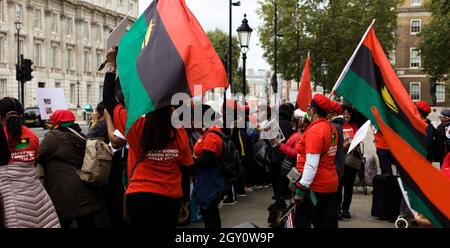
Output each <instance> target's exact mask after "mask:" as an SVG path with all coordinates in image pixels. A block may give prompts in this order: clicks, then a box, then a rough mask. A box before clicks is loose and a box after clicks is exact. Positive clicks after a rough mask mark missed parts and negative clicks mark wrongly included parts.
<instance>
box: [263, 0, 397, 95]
mask: <svg viewBox="0 0 450 248" xmlns="http://www.w3.org/2000/svg"><path fill="white" fill-rule="evenodd" d="M297 2H299V3H300V5H299V6H298V5H297ZM399 2H400V0H348V1H338V0H328V1H325V0H300V1H297V0H282V1H281V0H279V1H278V24H277V29H278V34H282V35H283V36H284V37H283V38H279V39H278V55H277V70H278V72H279V73H281V74H282V76H283V78H284V79H286V80H292V79H294V80H295V79H296V78H297V77H296V75H297V74H296V73H297V63H298V62H299V61H298V55H299V54H300V57H301V59H300V67H301V68H300V73H301V71H302V67H303V65H304V61H305V58H306V54H307V53H308V51H310V52H311V78H312V80H316V81H317V82H318V84H319V85H324V81H325V78H324V77H323V76H322V73H321V68H320V64H321V63H322V61H323V60H325V61H326V62H327V64H328V76H327V77H326V81H327V84H326V88H327V89H329V90H330V89H331V88H332V87H333V85H334V82H335V81H336V80H337V78H338V77H339V74H340V73H341V71H342V69H343V68H344V66H345V64H346V63H347V60H348V59H349V58H350V56H351V55H352V53H353V51H354V50H355V48H356V46H357V45H358V42H359V41H360V40H361V37H362V35H363V34H364V31H365V30H366V29H367V27H368V26H369V24H370V22H371V21H372V19H374V18H375V19H377V22H376V23H375V32H376V34H377V37H378V39H379V41H380V43H381V45H382V46H383V48H384V49H385V53H386V54H389V52H390V51H392V50H393V48H394V47H395V31H396V26H397V23H396V21H397V14H396V11H395V10H396V7H397V4H398V3H399ZM260 4H261V5H260V8H259V10H258V14H259V16H260V18H261V19H262V20H263V23H262V25H261V27H260V28H259V29H258V32H259V34H260V44H261V46H262V48H263V50H264V57H265V58H266V59H267V61H268V62H269V64H271V65H272V66H273V65H274V54H275V53H274V34H275V31H274V0H265V1H260ZM298 35H299V36H300V42H299V43H298V42H297V38H298Z"/></svg>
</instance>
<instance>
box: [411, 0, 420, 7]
mask: <svg viewBox="0 0 450 248" xmlns="http://www.w3.org/2000/svg"><path fill="white" fill-rule="evenodd" d="M411 6H413V7H417V6H422V1H421V0H411Z"/></svg>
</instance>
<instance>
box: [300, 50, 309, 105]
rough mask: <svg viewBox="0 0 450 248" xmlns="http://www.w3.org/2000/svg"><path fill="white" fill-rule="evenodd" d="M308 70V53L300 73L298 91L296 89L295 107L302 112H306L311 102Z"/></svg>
mask: <svg viewBox="0 0 450 248" xmlns="http://www.w3.org/2000/svg"><path fill="white" fill-rule="evenodd" d="M310 68H311V63H310V60H309V52H308V55H307V56H306V62H305V68H304V69H303V73H302V80H300V89H298V93H297V107H298V108H299V109H301V110H302V111H303V112H306V111H307V107H308V104H309V103H310V102H311V100H312V92H311V77H310V74H311V72H310Z"/></svg>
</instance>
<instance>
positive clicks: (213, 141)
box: [194, 126, 222, 158]
mask: <svg viewBox="0 0 450 248" xmlns="http://www.w3.org/2000/svg"><path fill="white" fill-rule="evenodd" d="M213 130H214V131H218V132H220V133H222V131H221V130H220V128H219V127H217V126H212V127H210V128H209V129H208V130H207V131H206V132H205V134H203V136H202V137H201V138H200V139H199V140H198V141H197V143H195V146H194V154H195V156H196V157H198V158H200V157H201V156H202V155H203V151H204V150H207V151H210V152H214V153H215V154H216V158H219V157H220V155H222V138H221V137H220V136H219V135H217V134H216V133H214V132H211V131H213Z"/></svg>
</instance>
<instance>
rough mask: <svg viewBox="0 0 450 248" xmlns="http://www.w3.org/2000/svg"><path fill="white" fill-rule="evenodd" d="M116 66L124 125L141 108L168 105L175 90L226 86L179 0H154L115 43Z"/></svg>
mask: <svg viewBox="0 0 450 248" xmlns="http://www.w3.org/2000/svg"><path fill="white" fill-rule="evenodd" d="M117 66H118V72H119V77H120V82H121V86H122V90H123V94H124V97H125V104H126V108H127V112H128V119H127V130H128V129H129V128H130V127H131V125H132V124H133V123H134V122H135V121H136V120H137V119H138V118H139V117H140V116H142V115H143V114H146V113H149V112H152V111H154V110H156V109H158V108H162V107H165V106H168V105H170V104H171V98H172V96H173V95H174V94H176V93H187V94H189V95H190V96H194V95H200V94H202V93H204V92H206V91H208V90H211V89H213V88H217V87H224V88H227V87H228V81H227V76H226V72H225V68H224V66H223V64H222V62H221V60H220V59H219V57H218V55H217V53H216V51H215V50H214V48H213V46H212V45H211V42H210V41H209V39H208V37H207V35H206V33H205V32H204V30H203V29H202V27H201V25H200V24H199V22H198V21H197V19H196V18H195V16H194V15H193V14H192V13H191V11H190V10H189V9H188V7H187V6H186V4H185V1H184V0H154V1H153V2H152V3H151V4H150V6H149V7H148V8H147V9H146V10H145V12H144V13H143V14H142V15H141V16H140V17H139V19H138V20H137V21H136V22H135V23H134V24H133V26H132V27H131V28H130V30H128V31H127V33H126V34H125V35H124V37H123V38H122V40H121V42H120V43H119V52H118V56H117ZM194 85H201V90H200V91H199V92H194ZM196 88H197V87H196Z"/></svg>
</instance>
